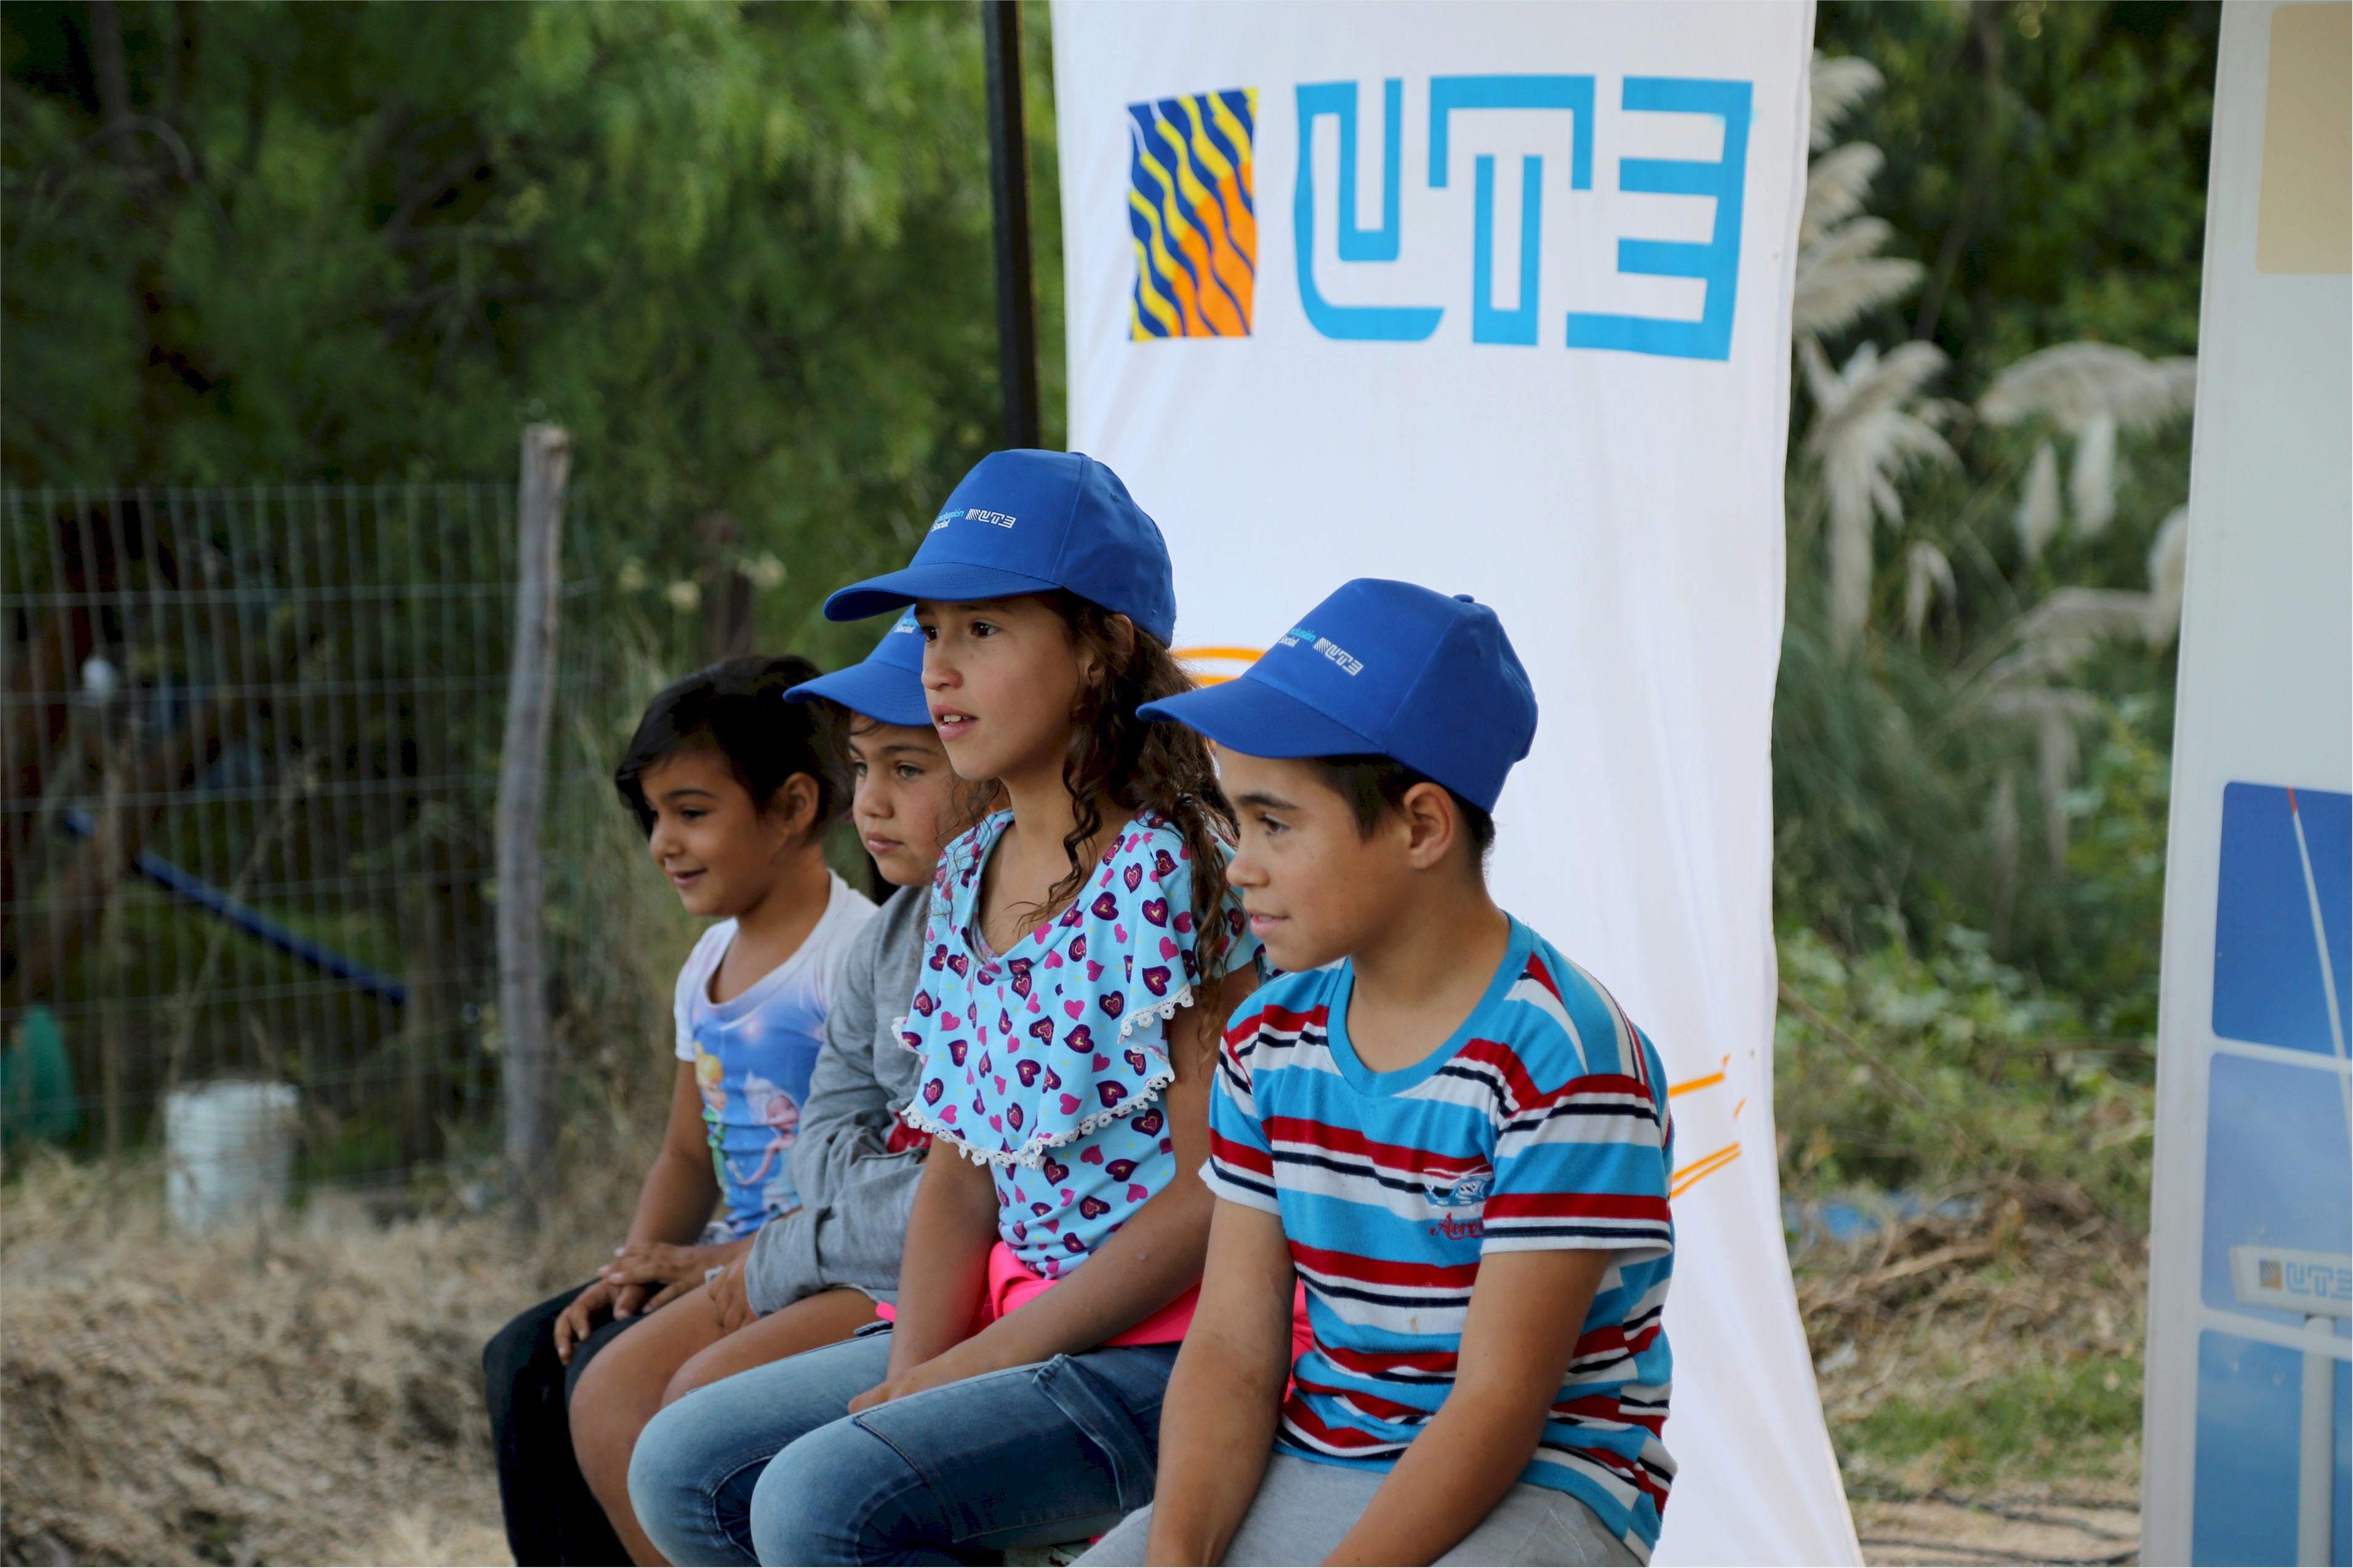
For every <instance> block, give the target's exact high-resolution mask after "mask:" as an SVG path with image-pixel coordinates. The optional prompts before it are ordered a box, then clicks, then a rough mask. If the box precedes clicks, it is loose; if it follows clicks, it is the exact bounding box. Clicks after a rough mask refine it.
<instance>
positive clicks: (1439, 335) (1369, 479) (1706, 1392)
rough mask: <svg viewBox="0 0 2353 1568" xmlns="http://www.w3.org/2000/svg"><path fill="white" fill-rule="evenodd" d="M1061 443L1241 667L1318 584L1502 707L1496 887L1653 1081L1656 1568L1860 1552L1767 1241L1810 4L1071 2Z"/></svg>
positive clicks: (1059, 74) (1060, 97)
mask: <svg viewBox="0 0 2353 1568" xmlns="http://www.w3.org/2000/svg"><path fill="white" fill-rule="evenodd" d="M1054 18H1055V52H1054V67H1055V95H1056V110H1055V112H1056V116H1057V121H1058V125H1059V143H1060V158H1061V169H1062V216H1063V234H1064V237H1065V245H1066V247H1067V258H1066V261H1067V266H1066V287H1067V309H1068V320H1069V332H1070V342H1069V350H1070V399H1071V446H1072V447H1074V448H1075V449H1078V450H1082V451H1086V452H1090V453H1092V454H1093V455H1094V456H1095V457H1097V458H1102V459H1103V461H1105V462H1107V463H1109V464H1110V465H1111V466H1112V467H1113V468H1114V469H1116V470H1117V471H1118V472H1119V473H1120V474H1121V475H1122V477H1124V479H1126V481H1127V483H1128V486H1129V488H1130V489H1132V490H1133V492H1134V495H1135V498H1136V500H1138V501H1139V502H1141V503H1142V504H1143V506H1144V507H1145V510H1148V511H1150V512H1151V513H1152V514H1153V516H1154V517H1155V518H1156V519H1157V520H1158V521H1159V522H1160V524H1161V526H1162V528H1163V529H1164V530H1166V533H1167V536H1168V541H1169V544H1170V548H1171V550H1172V551H1173V552H1174V554H1175V557H1176V591H1177V605H1178V608H1179V612H1180V619H1179V622H1178V627H1177V641H1178V643H1179V645H1180V647H1179V651H1180V653H1182V654H1184V655H1185V656H1186V657H1187V658H1188V659H1189V660H1190V661H1191V662H1192V664H1193V666H1194V668H1196V669H1197V670H1198V671H1199V672H1200V673H1202V674H1203V675H1205V676H1207V677H1208V678H1211V679H1216V678H1219V677H1223V676H1230V675H1231V674H1233V673H1234V672H1236V671H1237V670H1239V669H1240V668H1241V667H1242V666H1243V665H1245V664H1247V663H1248V662H1249V660H1250V658H1254V657H1255V656H1256V654H1257V653H1258V652H1259V651H1260V650H1261V649H1262V648H1264V647H1266V646H1267V645H1268V643H1269V642H1271V640H1272V639H1274V638H1275V637H1280V636H1281V635H1282V632H1283V630H1284V629H1285V628H1286V627H1288V626H1291V625H1292V624H1293V620H1294V619H1295V618H1296V617H1297V616H1299V615H1300V614H1301V613H1302V612H1303V611H1304V610H1305V609H1306V608H1307V607H1308V606H1310V605H1314V603H1315V602H1316V601H1317V600H1319V599H1321V598H1322V597H1323V596H1324V595H1325V594H1327V593H1329V592H1330V591H1331V590H1332V589H1333V588H1335V587H1336V586H1337V585H1338V584H1341V583H1342V582H1344V581H1345V580H1346V579H1348V578H1350V577H1356V576H1389V577H1400V578H1406V579H1409V580H1411V581H1414V582H1418V583H1422V584H1428V585H1429V586H1430V587H1433V588H1437V589H1440V590H1441V591H1443V592H1447V593H1467V594H1471V595H1474V596H1476V597H1477V598H1479V599H1480V600H1482V602H1484V603H1487V604H1490V605H1494V606H1495V607H1496V609H1497V610H1498V612H1499V613H1500V614H1501V615H1502V616H1503V619H1504V626H1505V627H1506V628H1507V629H1508V631H1509V632H1510V634H1511V637H1512V639H1513V641H1514V645H1515V646H1516V647H1517V648H1518V650H1519V653H1520V656H1521V658H1522V659H1523V660H1524V661H1525V664H1526V665H1527V667H1528V669H1529V672H1530V674H1531V675H1532V676H1533V678H1534V679H1535V687H1536V693H1537V697H1538V700H1539V701H1540V703H1541V705H1542V720H1541V725H1540V728H1539V730H1538V732H1537V735H1536V740H1535V752H1534V753H1533V754H1532V755H1531V756H1530V757H1529V758H1528V760H1527V761H1526V762H1525V763H1522V764H1521V766H1520V768H1519V769H1518V771H1517V773H1515V774H1514V777H1513V781H1512V784H1511V785H1510V787H1509V788H1508V789H1507V790H1506V791H1505V793H1504V798H1503V802H1502V805H1501V808H1500V810H1499V811H1498V813H1497V818H1498V825H1499V828H1500V835H1501V837H1500V841H1499V843H1498V846H1497V848H1496V852H1495V859H1494V880H1495V884H1496V889H1497V892H1498V895H1499V897H1500V898H1501V899H1502V900H1503V901H1504V903H1505V904H1506V905H1507V906H1508V907H1509V908H1510V909H1512V910H1514V912H1515V913H1517V914H1518V915H1520V916H1521V917H1523V918H1524V919H1525V920H1526V921H1529V923H1531V924H1532V925H1534V926H1535V928H1536V929H1537V930H1539V931H1542V932H1544V933H1545V934H1546V936H1547V937H1549V938H1550V939H1551V940H1553V941H1554V942H1557V943H1558V944H1559V945H1560V946H1561V947H1562V948H1563V949H1564V950H1565V951H1566V952H1568V953H1569V954H1570V955H1571V956H1573V957H1574V958H1575V959H1577V962H1579V963H1582V964H1584V965H1585V966H1586V967H1587V968H1588V969H1589V970H1590V971H1591V972H1592V973H1595V974H1596V975H1597V976H1599V978H1600V979H1601V980H1602V981H1603V982H1604V983H1605V984H1608V985H1609V987H1610V989H1611V990H1612V991H1613V992H1614V993H1615V994H1617V996H1618V997H1619V999H1620V1001H1621V1002H1623V1003H1624V1004H1625V1005H1626V1006H1627V1008H1628V1009H1629V1011H1630V1012H1631V1013H1632V1015H1633V1016H1635V1017H1636V1018H1637V1019H1638V1020H1639V1021H1640V1022H1641V1024H1642V1025H1643V1026H1644V1028H1645V1029H1646V1030H1647V1031H1648V1032H1649V1033H1650V1034H1651V1037H1653V1038H1654V1039H1655V1040H1656V1041H1657V1042H1658V1045H1659V1048H1660V1050H1661V1051H1662V1054H1663V1055H1664V1057H1665V1058H1666V1061H1667V1065H1668V1068H1669V1071H1670V1074H1671V1076H1672V1079H1673V1081H1674V1095H1673V1099H1672V1111H1673V1119H1674V1123H1675V1145H1674V1148H1675V1159H1676V1164H1677V1171H1676V1175H1675V1194H1674V1215H1675V1224H1676V1234H1677V1244H1678V1253H1677V1258H1676V1264H1675V1281H1674V1286H1673V1289H1672V1294H1671V1296H1670V1298H1669V1301H1668V1306H1667V1317H1666V1321H1667V1327H1668V1332H1669V1335H1670V1337H1671V1340H1672V1345H1673V1349H1674V1361H1675V1383H1674V1393H1673V1407H1672V1415H1671V1417H1670V1418H1669V1420H1668V1423H1667V1426H1666V1431H1665V1441H1666V1445H1667V1447H1668V1448H1669V1449H1670V1450H1671V1451H1672V1453H1673V1455H1674V1456H1675V1458H1676V1459H1677V1460H1678V1462H1679V1463H1680V1465H1681V1473H1680V1474H1679V1476H1678V1477H1677V1479H1676V1480H1675V1483H1674V1489H1673V1493H1672V1499H1671V1500H1670V1502H1669V1504H1668V1506H1667V1510H1666V1516H1665V1518H1666V1524H1665V1533H1664V1536H1663V1538H1662V1542H1661V1545H1660V1561H1662V1562H1667V1563H1675V1562H1682V1563H1693V1562H1745V1563H1851V1562H1853V1561H1856V1559H1857V1556H1858V1552H1857V1548H1856V1543H1855V1539H1854V1530H1853V1525H1852V1521H1850V1519H1849V1517H1848V1513H1847V1508H1846V1501H1845V1497H1844V1494H1843V1492H1842V1491H1841V1488H1840V1484H1839V1477H1838V1469H1837V1465H1836V1462H1835V1460H1834V1458H1833V1457H1832V1455H1831V1448H1830V1444H1829V1441H1828V1439H1827V1436H1826V1434H1825V1431H1824V1427H1823V1424H1822V1417H1821V1410H1820V1401H1819V1397H1818V1395H1817V1394H1816V1393H1815V1389H1814V1381H1813V1370H1812V1366H1811V1363H1810V1360H1809V1358H1808V1354H1807V1349H1806V1342H1805V1338H1804V1335H1803V1333H1802V1331H1801V1329H1800V1325H1799V1317H1798V1310H1797V1302H1796V1300H1795V1297H1794V1294H1793V1292H1792V1289H1791V1287H1790V1279H1789V1269H1788V1258H1787V1255H1786V1252H1785V1250H1784V1242H1783V1237H1782V1229H1781V1215H1780V1204H1779V1189H1778V1177H1777V1174H1776V1169H1775V1149H1774V1138H1773V1121H1772V1113H1773V1074H1772V1065H1773V1060H1772V1024H1773V1013H1774V1000H1775V970H1774V955H1773V942H1772V924H1771V909H1770V881H1769V879H1770V867H1771V856H1772V819H1771V809H1772V808H1771V773H1770V766H1769V755H1768V747H1769V741H1770V731H1771V714H1772V702H1773V685H1774V675H1775V669H1776V666H1777V663H1778V657H1779V649H1780V637H1781V597H1782V516H1781V506H1782V497H1781V481H1782V469H1783V461H1784V457H1785V452H1784V447H1785V441H1786V435H1787V430H1788V392H1789V289H1790V278H1791V264H1792V247H1793V246H1794V243H1795V240H1796V235H1797V226H1798V216H1799V203H1800V200H1801V197H1802V195H1803V192H1804V187H1805V174H1806V168H1805V163H1806V132H1807V101H1806V93H1807V68H1808V60H1809V56H1810V43H1811V26H1810V24H1811V16H1810V10H1809V8H1808V7H1807V6H1805V5H1792V4H1756V5H1748V4H1740V5H1674V6H1651V5H1603V4H1593V5H1414V4H1395V5H1283V4H1262V5H1215V4H1195V5H1088V4H1074V3H1068V0H1065V3H1058V4H1057V5H1056V6H1055V7H1054Z"/></svg>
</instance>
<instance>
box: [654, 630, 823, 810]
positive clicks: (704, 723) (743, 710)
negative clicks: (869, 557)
mask: <svg viewBox="0 0 2353 1568" xmlns="http://www.w3.org/2000/svg"><path fill="white" fill-rule="evenodd" d="M824 673H825V672H824V671H823V670H821V669H819V668H818V667H817V666H816V665H815V664H812V663H811V662H810V661H809V660H807V659H806V658H802V657H801V656H800V655H798V654H797V653H787V654H747V655H745V656H744V657H743V658H731V659H725V660H723V661H721V662H720V663H718V664H714V665H712V667H711V668H708V669H698V670H696V671H695V672H694V673H693V674H692V675H690V676H688V677H687V678H686V679H683V680H681V681H679V682H677V683H676V684H675V685H672V686H670V687H669V688H668V689H665V690H664V691H663V692H662V693H661V695H660V696H659V697H657V698H655V699H654V700H652V701H651V702H649V703H648V704H647V705H646V712H645V717H644V718H642V719H640V720H638V731H637V733H636V734H634V735H632V736H630V737H629V746H628V750H627V751H626V752H622V753H621V763H620V766H618V767H617V768H615V769H614V770H613V787H614V788H615V789H617V790H618V791H619V792H620V794H621V799H622V801H623V802H624V803H626V804H627V805H628V807H629V809H630V810H631V811H633V812H635V813H636V814H637V817H638V826H640V827H642V828H643V829H645V831H646V832H647V833H648V834H649V835H650V834H651V833H652V832H653V830H654V821H655V814H654V808H653V805H652V804H651V803H650V802H649V801H648V800H647V799H646V791H645V785H644V784H643V783H641V782H640V781H641V780H642V779H643V778H644V776H645V775H646V774H647V773H649V772H651V771H652V770H653V769H654V768H656V767H658V766H659V765H660V764H661V763H662V762H663V761H664V760H665V759H666V758H668V757H670V756H672V755H674V754H675V753H676V752H680V751H682V750H684V749H685V748H687V747H689V746H693V745H696V744H699V743H700V744H708V745H709V746H710V748H711V749H712V751H715V752H718V753H719V754H720V755H721V756H723V757H724V758H726V759H727V766H728V768H729V770H730V771H732V772H733V773H734V775H735V781H736V782H737V783H738V784H742V785H743V786H744V791H745V793H747V794H749V795H751V797H752V804H753V805H755V806H757V807H759V808H760V809H761V810H763V811H765V810H766V809H767V807H768V805H769V803H770V802H771V801H773V800H775V799H776V791H778V790H779V789H782V788H783V787H784V784H785V781H786V780H787V779H789V778H791V777H792V776H793V775H794V774H795V773H807V775H808V776H809V777H810V778H811V779H814V780H815V781H816V782H817V822H816V824H815V826H818V827H820V828H821V827H823V826H825V825H826V824H828V823H829V822H831V821H832V820H833V818H834V816H836V815H837V814H838V813H839V811H840V809H841V806H842V804H843V802H844V801H845V800H846V799H847V798H848V795H849V791H848V789H847V788H846V787H845V785H844V784H843V782H842V777H841V770H840V768H839V766H838V765H837V764H836V763H835V761H834V759H833V758H832V756H831V755H829V754H828V753H829V752H830V750H831V749H830V748H829V747H827V746H826V745H824V744H823V743H822V742H821V741H820V740H819V738H818V716H817V715H816V714H814V713H812V712H810V711H809V708H810V706H811V705H810V704H807V703H802V702H787V701H786V700H785V692H786V689H789V688H792V687H795V686H798V685H799V684H800V683H801V682H802V681H804V680H814V679H817V678H818V676H820V675H822V674H824Z"/></svg>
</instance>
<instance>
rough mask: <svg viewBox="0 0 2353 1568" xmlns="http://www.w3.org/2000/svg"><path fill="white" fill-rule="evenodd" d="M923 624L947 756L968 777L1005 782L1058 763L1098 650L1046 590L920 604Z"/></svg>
mask: <svg viewBox="0 0 2353 1568" xmlns="http://www.w3.org/2000/svg"><path fill="white" fill-rule="evenodd" d="M915 620H916V623H917V624H918V625H920V626H922V627H923V642H924V647H923V693H924V696H925V697H926V699H928V700H929V701H930V703H931V709H932V722H933V724H934V726H935V727H936V728H937V730H938V732H939V738H940V742H941V744H942V745H944V747H946V749H947V756H948V761H949V762H950V763H953V764H955V771H956V772H957V773H959V774H961V775H963V776H964V777H965V778H967V779H1006V780H1008V781H1010V780H1011V779H1013V778H1016V777H1018V776H1023V775H1027V774H1029V773H1034V772H1036V771H1037V770H1039V768H1041V767H1045V766H1049V765H1050V766H1053V767H1056V768H1059V767H1060V765H1061V758H1062V749H1063V747H1064V746H1065V744H1067V742H1068V741H1069V739H1070V731H1071V712H1072V710H1074V709H1075V707H1076V706H1077V703H1078V699H1079V692H1080V689H1081V686H1082V683H1083V681H1084V680H1085V679H1086V676H1087V667H1088V665H1089V664H1090V663H1091V662H1092V658H1093V656H1092V654H1090V653H1088V652H1086V651H1085V650H1083V649H1081V648H1080V647H1078V646H1077V645H1076V643H1075V642H1074V640H1073V639H1072V637H1071V627H1070V623H1069V622H1067V621H1065V620H1063V619H1062V617H1061V616H1060V615H1058V614H1056V613H1055V612H1054V610H1053V608H1052V607H1051V606H1050V605H1049V604H1048V603H1047V602H1046V600H1045V599H1043V598H1042V597H1040V596H1039V595H1034V594H1025V595H1019V596H1018V597H1015V598H1010V599H990V600H987V601H985V602H984V603H981V604H977V605H949V604H938V603H934V602H932V601H929V600H926V601H924V602H923V603H922V604H919V605H916V606H915Z"/></svg>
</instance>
